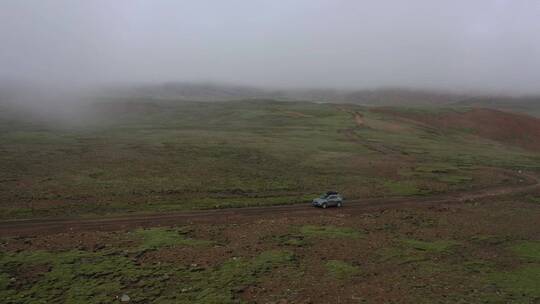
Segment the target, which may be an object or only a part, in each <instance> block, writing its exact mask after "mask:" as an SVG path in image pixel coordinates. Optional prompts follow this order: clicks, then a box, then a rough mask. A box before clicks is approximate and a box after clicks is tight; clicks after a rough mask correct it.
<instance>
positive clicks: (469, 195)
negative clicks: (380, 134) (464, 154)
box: [0, 174, 540, 237]
mask: <svg viewBox="0 0 540 304" xmlns="http://www.w3.org/2000/svg"><path fill="white" fill-rule="evenodd" d="M520 178H521V179H522V180H523V182H522V183H521V184H519V185H507V186H498V187H492V188H487V189H481V190H474V191H465V192H459V193H450V194H442V195H436V196H430V197H408V198H377V199H366V200H353V201H347V202H346V205H345V207H343V208H330V209H326V210H322V209H318V208H312V207H310V206H309V205H307V204H294V205H282V206H265V207H246V208H230V209H216V210H201V211H186V212H175V213H167V214H163V213H161V214H137V215H123V216H114V217H105V218H53V219H25V220H5V221H0V237H6V236H34V235H47V234H54V233H61V232H80V231H114V230H125V229H132V228H136V227H152V226H166V225H176V224H189V223H195V222H210V223H223V222H225V223H226V222H238V221H242V220H246V219H249V218H253V217H271V216H276V215H292V214H294V215H295V216H319V215H325V214H336V213H349V214H353V213H363V212H368V211H374V210H381V209H388V208H403V207H420V206H432V205H439V204H449V203H459V202H464V201H468V200H476V199H482V198H486V197H493V196H501V195H508V194H517V193H523V192H529V191H533V190H536V189H540V183H539V181H538V178H537V177H536V176H534V175H529V174H522V175H520Z"/></svg>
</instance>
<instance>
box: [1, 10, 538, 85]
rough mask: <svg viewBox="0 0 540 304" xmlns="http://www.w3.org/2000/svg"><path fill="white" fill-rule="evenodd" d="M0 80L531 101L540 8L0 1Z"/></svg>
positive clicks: (536, 56) (536, 57) (536, 81)
mask: <svg viewBox="0 0 540 304" xmlns="http://www.w3.org/2000/svg"><path fill="white" fill-rule="evenodd" d="M0 20H1V21H2V22H1V26H0V79H14V80H32V81H40V82H51V83H56V84H63V83H66V84H70V85H72V84H95V83H98V84H104V83H109V82H169V81H214V82H222V81H223V82H229V83H238V84H250V85H258V86H270V87H281V86H286V87H297V86H300V87H348V88H367V87H380V86H401V87H416V88H440V89H450V90H482V91H495V92H504V91H506V92H513V93H540V1H536V0H531V1H526V0H523V1H520V0H508V1H503V0H474V1H472V0H452V1H446V0H444V1H443V0H440V1H437V0H425V1H424V0H408V1H401V0H395V1H385V0H383V1H381V0H376V1H375V0H374V1H360V0H350V1H339V0H327V1H323V0H306V1H303V0H287V1H276V0H269V1H258V0H245V1H240V0H227V1H220V0H215V1H206V0H193V1H180V0H179V1H172V0H171V1H158V0H148V1H136V0H124V1H121V0H114V1H113V0H91V1H88V0H79V1H77V0H66V1H61V0H58V1H56V0H35V1H32V0H0Z"/></svg>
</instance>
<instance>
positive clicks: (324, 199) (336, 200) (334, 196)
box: [311, 191, 343, 208]
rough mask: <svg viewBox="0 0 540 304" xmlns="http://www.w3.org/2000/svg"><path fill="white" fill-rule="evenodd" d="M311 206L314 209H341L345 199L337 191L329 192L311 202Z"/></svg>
mask: <svg viewBox="0 0 540 304" xmlns="http://www.w3.org/2000/svg"><path fill="white" fill-rule="evenodd" d="M311 205H312V206H313V207H322V208H327V207H332V206H336V207H341V206H342V205H343V197H342V196H341V194H339V193H337V192H335V191H328V192H326V193H325V194H323V195H321V196H320V197H318V198H316V199H314V200H313V201H312V202H311Z"/></svg>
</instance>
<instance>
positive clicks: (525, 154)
mask: <svg viewBox="0 0 540 304" xmlns="http://www.w3.org/2000/svg"><path fill="white" fill-rule="evenodd" d="M88 108H89V109H90V110H91V111H88V113H84V115H82V114H81V119H80V123H78V124H73V123H72V124H67V123H55V122H46V121H41V122H37V121H35V120H33V119H31V117H23V118H14V117H13V116H11V115H10V114H9V113H7V112H2V113H0V164H1V168H2V170H0V218H30V217H48V216H95V215H106V214H115V213H126V212H167V211H173V210H188V209H201V208H227V207H243V206H254V205H274V204H291V203H301V202H306V201H308V200H309V199H310V198H312V197H313V196H314V195H317V194H319V193H321V192H323V191H326V190H327V189H336V190H338V191H341V192H343V193H344V195H345V196H346V197H347V198H348V199H358V198H365V197H383V196H407V195H426V194H432V193H437V192H445V191H452V190H459V189H469V188H471V187H475V186H477V187H481V186H486V185H488V184H496V183H508V182H510V181H508V180H504V179H500V178H497V177H495V176H491V177H490V174H489V173H486V171H485V168H487V167H503V168H511V169H516V168H525V169H530V168H533V169H535V168H537V167H538V166H539V165H538V164H539V163H540V162H539V160H540V158H539V156H538V155H537V154H535V153H532V152H530V151H525V150H522V149H519V148H516V147H511V146H507V145H504V144H502V143H499V142H494V141H491V140H488V139H483V138H479V137H476V136H474V135H472V134H470V132H468V131H467V130H460V129H459V128H456V129H455V130H449V131H448V132H444V133H441V132H434V131H433V130H432V129H430V128H426V127H424V126H419V125H416V124H414V123H409V122H406V121H396V120H395V119H394V118H392V117H390V116H385V115H384V114H381V113H377V112H373V111H370V109H369V108H365V107H362V106H356V105H335V104H317V103H309V102H279V101H237V102H222V103H205V102H172V101H156V100H113V101H107V100H104V101H101V102H99V103H97V104H94V105H92V106H91V107H90V106H89V107H88ZM398 109H399V108H398ZM401 110H403V111H410V110H408V109H405V108H403V109H401ZM446 110H448V111H453V109H446ZM459 110H460V111H465V110H466V109H459ZM414 111H418V110H417V109H416V110H414ZM422 111H428V112H429V111H442V110H441V109H431V108H426V109H424V110H422ZM354 112H359V113H361V114H362V115H363V117H364V120H365V126H357V125H356V124H355V121H354V119H353V113H354ZM89 113H90V114H89Z"/></svg>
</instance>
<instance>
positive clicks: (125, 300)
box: [120, 294, 131, 302]
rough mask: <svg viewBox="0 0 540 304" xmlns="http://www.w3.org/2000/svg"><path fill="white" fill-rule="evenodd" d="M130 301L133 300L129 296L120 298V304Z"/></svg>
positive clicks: (124, 295) (125, 295)
mask: <svg viewBox="0 0 540 304" xmlns="http://www.w3.org/2000/svg"><path fill="white" fill-rule="evenodd" d="M129 300H131V298H130V297H129V296H128V295H127V294H123V295H122V296H121V297H120V302H129Z"/></svg>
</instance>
